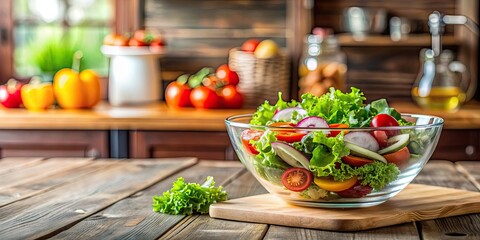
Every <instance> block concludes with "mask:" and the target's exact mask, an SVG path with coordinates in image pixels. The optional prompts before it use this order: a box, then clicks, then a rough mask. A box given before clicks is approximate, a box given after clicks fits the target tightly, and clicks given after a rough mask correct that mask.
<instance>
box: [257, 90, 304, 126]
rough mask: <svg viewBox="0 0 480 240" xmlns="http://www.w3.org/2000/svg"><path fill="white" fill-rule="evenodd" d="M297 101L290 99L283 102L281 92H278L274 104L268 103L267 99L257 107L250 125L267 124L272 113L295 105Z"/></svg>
mask: <svg viewBox="0 0 480 240" xmlns="http://www.w3.org/2000/svg"><path fill="white" fill-rule="evenodd" d="M296 106H298V102H297V101H295V100H292V101H290V102H285V101H284V100H283V99H282V93H281V92H279V93H278V101H277V103H275V105H270V103H269V102H268V101H265V102H264V103H263V104H262V105H260V106H259V107H258V108H257V111H256V112H255V113H254V114H253V116H252V119H251V120H250V124H252V125H267V123H268V122H270V121H271V120H272V117H273V115H275V113H276V112H277V111H279V110H282V109H285V108H289V107H296Z"/></svg>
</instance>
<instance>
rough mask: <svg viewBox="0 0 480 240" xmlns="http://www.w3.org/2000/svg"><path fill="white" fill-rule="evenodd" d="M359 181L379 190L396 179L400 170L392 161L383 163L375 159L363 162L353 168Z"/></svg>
mask: <svg viewBox="0 0 480 240" xmlns="http://www.w3.org/2000/svg"><path fill="white" fill-rule="evenodd" d="M355 172H356V173H355V175H357V177H358V179H359V180H360V183H361V184H362V185H368V186H370V187H372V188H374V189H377V190H380V189H382V188H383V187H385V185H387V184H388V183H390V182H392V181H394V180H395V179H397V177H398V174H399V173H400V170H399V169H398V167H397V165H395V164H393V163H389V164H385V163H382V162H378V161H375V162H374V163H370V164H365V165H363V166H361V167H359V168H357V169H356V170H355Z"/></svg>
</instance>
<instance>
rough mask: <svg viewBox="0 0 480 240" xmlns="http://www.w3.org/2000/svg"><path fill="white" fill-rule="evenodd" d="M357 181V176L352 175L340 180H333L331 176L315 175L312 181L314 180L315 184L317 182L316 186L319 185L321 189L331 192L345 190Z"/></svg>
mask: <svg viewBox="0 0 480 240" xmlns="http://www.w3.org/2000/svg"><path fill="white" fill-rule="evenodd" d="M357 181H358V179H357V177H352V178H349V179H347V180H345V181H342V182H338V181H335V180H333V178H331V177H316V178H315V179H314V180H313V182H315V184H317V186H319V187H320V188H321V189H324V190H327V191H331V192H340V191H343V190H347V189H349V188H351V187H352V186H354V185H355V184H357Z"/></svg>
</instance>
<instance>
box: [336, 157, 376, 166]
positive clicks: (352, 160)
mask: <svg viewBox="0 0 480 240" xmlns="http://www.w3.org/2000/svg"><path fill="white" fill-rule="evenodd" d="M342 162H344V163H346V164H348V165H350V166H352V167H361V166H363V165H365V164H369V163H373V160H370V159H367V158H362V157H357V156H353V155H347V156H344V157H342Z"/></svg>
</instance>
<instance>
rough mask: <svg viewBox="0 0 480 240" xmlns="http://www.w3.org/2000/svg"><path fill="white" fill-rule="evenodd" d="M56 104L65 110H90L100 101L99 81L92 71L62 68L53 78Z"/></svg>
mask: <svg viewBox="0 0 480 240" xmlns="http://www.w3.org/2000/svg"><path fill="white" fill-rule="evenodd" d="M53 88H54V92H55V97H56V98H57V103H58V105H60V107H62V108H65V109H79V108H91V107H93V106H95V105H96V104H97V103H98V102H99V101H100V80H99V77H98V75H97V74H96V73H95V72H94V71H93V70H84V71H82V72H81V73H80V74H79V73H78V72H77V71H75V70H72V69H69V68H64V69H61V70H60V71H58V72H57V73H56V74H55V76H54V78H53Z"/></svg>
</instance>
